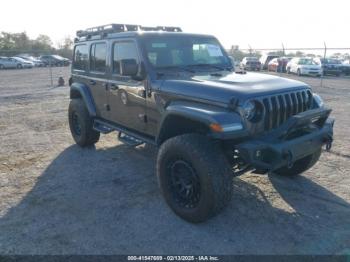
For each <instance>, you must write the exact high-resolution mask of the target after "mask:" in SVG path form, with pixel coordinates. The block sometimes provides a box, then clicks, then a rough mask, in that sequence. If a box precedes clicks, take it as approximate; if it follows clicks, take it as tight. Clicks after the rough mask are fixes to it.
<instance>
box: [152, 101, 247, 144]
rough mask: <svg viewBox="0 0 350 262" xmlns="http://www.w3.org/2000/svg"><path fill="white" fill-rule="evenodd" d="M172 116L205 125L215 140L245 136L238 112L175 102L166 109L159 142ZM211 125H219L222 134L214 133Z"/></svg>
mask: <svg viewBox="0 0 350 262" xmlns="http://www.w3.org/2000/svg"><path fill="white" fill-rule="evenodd" d="M171 116H178V117H183V118H185V119H188V120H192V121H195V122H198V123H200V124H202V125H205V126H206V127H208V129H209V130H210V133H209V135H210V136H212V137H214V138H222V139H229V138H234V137H238V136H239V137H240V136H242V135H244V134H245V130H244V127H243V123H242V121H241V117H240V115H239V114H237V113H236V112H233V111H231V110H229V109H225V108H220V107H217V106H211V105H205V104H200V103H193V102H173V103H171V104H170V105H168V106H167V107H166V108H165V112H164V114H163V117H162V119H161V121H160V125H159V130H158V135H157V140H158V141H159V140H161V139H160V137H162V133H163V132H166V130H164V126H166V125H165V123H166V122H167V120H168V119H169V117H171ZM211 124H219V125H220V126H221V127H222V128H223V131H222V132H213V131H211V129H210V125H211Z"/></svg>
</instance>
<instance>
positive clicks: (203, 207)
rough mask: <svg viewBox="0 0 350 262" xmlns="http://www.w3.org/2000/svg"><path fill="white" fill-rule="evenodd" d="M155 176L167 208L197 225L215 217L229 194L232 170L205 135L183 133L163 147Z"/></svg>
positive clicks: (221, 153) (220, 151) (160, 150)
mask: <svg viewBox="0 0 350 262" xmlns="http://www.w3.org/2000/svg"><path fill="white" fill-rule="evenodd" d="M157 176H158V180H159V185H160V188H161V191H162V194H163V196H164V198H165V200H166V202H167V204H168V205H169V206H170V208H171V209H172V210H173V211H174V212H175V213H176V214H177V215H178V216H180V217H181V218H183V219H185V220H187V221H189V222H192V223H199V222H203V221H205V220H207V219H208V218H210V217H212V216H214V215H216V214H217V213H219V212H220V210H222V209H223V208H224V207H225V206H226V205H227V203H228V202H229V200H230V198H231V194H232V171H231V169H230V165H229V163H228V161H227V159H226V157H225V156H224V154H223V152H222V150H221V148H220V146H219V145H217V144H216V143H214V142H213V141H212V140H210V139H208V138H207V137H205V136H202V135H198V134H185V135H180V136H177V137H174V138H170V139H169V140H167V141H166V142H164V143H163V144H162V146H161V147H160V149H159V152H158V157H157Z"/></svg>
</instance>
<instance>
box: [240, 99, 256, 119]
mask: <svg viewBox="0 0 350 262" xmlns="http://www.w3.org/2000/svg"><path fill="white" fill-rule="evenodd" d="M242 109H243V116H244V117H245V118H246V119H248V120H252V119H253V118H254V116H255V113H256V106H255V103H253V102H251V101H247V102H245V103H244V104H243V106H242Z"/></svg>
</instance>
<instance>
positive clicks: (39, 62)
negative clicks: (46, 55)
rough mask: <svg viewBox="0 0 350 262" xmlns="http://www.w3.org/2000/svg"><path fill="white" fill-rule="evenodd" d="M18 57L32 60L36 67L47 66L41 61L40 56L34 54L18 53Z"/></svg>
mask: <svg viewBox="0 0 350 262" xmlns="http://www.w3.org/2000/svg"><path fill="white" fill-rule="evenodd" d="M17 57H20V58H22V59H24V60H26V61H29V62H32V63H33V65H34V66H35V67H43V66H45V63H44V62H43V61H41V60H40V59H38V58H35V57H34V56H24V55H23V56H22V55H18V56H17Z"/></svg>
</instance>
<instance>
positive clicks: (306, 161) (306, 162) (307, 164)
mask: <svg viewBox="0 0 350 262" xmlns="http://www.w3.org/2000/svg"><path fill="white" fill-rule="evenodd" d="M321 151H322V149H321V148H319V149H317V151H316V152H315V153H313V154H311V155H308V156H306V157H304V158H302V159H299V160H297V161H296V162H295V163H294V164H293V166H292V167H291V168H288V167H287V166H284V167H281V168H279V169H277V170H275V171H273V173H275V174H278V175H283V176H291V177H294V176H296V175H299V174H301V173H303V172H305V171H306V170H308V169H309V168H311V167H312V166H313V165H315V164H316V162H317V161H318V159H319V158H320V156H321Z"/></svg>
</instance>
